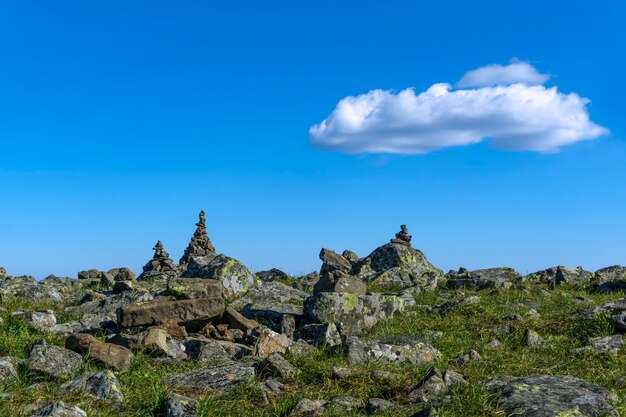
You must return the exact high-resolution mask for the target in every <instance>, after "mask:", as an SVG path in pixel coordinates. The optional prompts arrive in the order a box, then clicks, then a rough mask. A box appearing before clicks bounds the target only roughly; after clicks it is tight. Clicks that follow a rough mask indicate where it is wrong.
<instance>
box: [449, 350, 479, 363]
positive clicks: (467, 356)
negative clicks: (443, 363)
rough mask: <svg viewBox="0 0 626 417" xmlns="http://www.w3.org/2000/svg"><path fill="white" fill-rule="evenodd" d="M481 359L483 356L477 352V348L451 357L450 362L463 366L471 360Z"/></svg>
mask: <svg viewBox="0 0 626 417" xmlns="http://www.w3.org/2000/svg"><path fill="white" fill-rule="evenodd" d="M480 359H482V356H480V354H479V353H478V352H476V351H475V350H470V351H469V352H467V353H464V354H462V355H461V356H457V357H456V358H453V359H450V361H449V362H450V364H452V365H456V366H462V365H465V364H466V363H467V362H469V361H473V360H480Z"/></svg>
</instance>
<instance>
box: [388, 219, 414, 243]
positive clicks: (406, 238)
mask: <svg viewBox="0 0 626 417" xmlns="http://www.w3.org/2000/svg"><path fill="white" fill-rule="evenodd" d="M412 237H413V236H411V235H409V230H408V229H407V228H406V225H405V224H403V225H401V226H400V231H399V232H398V233H396V237H395V239H391V241H390V243H398V244H400V245H404V246H409V247H410V246H411V238H412Z"/></svg>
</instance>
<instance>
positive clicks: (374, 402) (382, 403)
mask: <svg viewBox="0 0 626 417" xmlns="http://www.w3.org/2000/svg"><path fill="white" fill-rule="evenodd" d="M396 407H398V405H397V404H396V403H392V402H391V401H387V400H384V399H382V398H369V399H368V400H367V404H365V412H366V413H367V414H376V413H379V412H381V411H384V410H389V409H391V408H396Z"/></svg>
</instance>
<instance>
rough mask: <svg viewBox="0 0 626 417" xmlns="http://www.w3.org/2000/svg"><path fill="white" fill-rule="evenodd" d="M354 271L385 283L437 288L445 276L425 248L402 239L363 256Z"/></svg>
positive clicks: (358, 275)
mask: <svg viewBox="0 0 626 417" xmlns="http://www.w3.org/2000/svg"><path fill="white" fill-rule="evenodd" d="M353 275H356V276H357V277H358V278H360V279H362V280H364V281H368V282H376V283H378V284H381V285H388V284H393V285H398V286H401V287H403V288H408V287H415V286H417V287H420V288H422V289H434V288H435V287H436V286H437V282H438V280H439V279H441V277H443V271H442V270H440V269H438V268H435V267H434V266H433V265H432V264H431V263H430V262H429V261H428V259H427V258H426V256H425V255H424V254H423V253H422V251H420V250H418V249H415V248H412V247H411V246H407V245H402V244H399V243H388V244H386V245H383V246H380V247H379V248H377V249H375V250H374V251H373V252H372V253H371V254H369V255H368V256H366V257H365V258H363V259H361V260H360V261H359V262H358V263H357V264H356V265H355V266H354V268H353Z"/></svg>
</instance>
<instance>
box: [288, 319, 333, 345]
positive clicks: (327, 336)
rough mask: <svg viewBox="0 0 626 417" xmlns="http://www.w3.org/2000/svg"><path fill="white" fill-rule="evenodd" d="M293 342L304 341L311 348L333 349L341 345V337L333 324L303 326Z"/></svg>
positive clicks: (296, 333) (295, 334)
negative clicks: (311, 346)
mask: <svg viewBox="0 0 626 417" xmlns="http://www.w3.org/2000/svg"><path fill="white" fill-rule="evenodd" d="M293 339H294V340H304V341H306V342H307V343H309V344H311V345H313V346H327V347H330V348H333V347H335V346H339V345H341V343H342V340H341V335H340V334H339V332H338V331H337V326H335V324H334V323H324V324H305V325H304V326H302V327H301V328H299V329H298V330H296V332H295V333H294V336H293Z"/></svg>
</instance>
